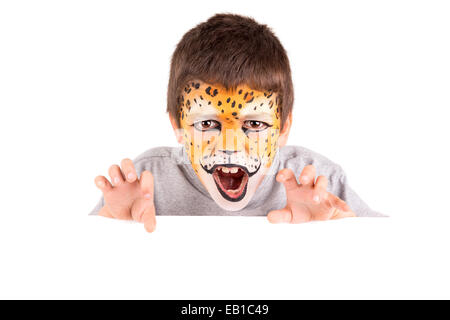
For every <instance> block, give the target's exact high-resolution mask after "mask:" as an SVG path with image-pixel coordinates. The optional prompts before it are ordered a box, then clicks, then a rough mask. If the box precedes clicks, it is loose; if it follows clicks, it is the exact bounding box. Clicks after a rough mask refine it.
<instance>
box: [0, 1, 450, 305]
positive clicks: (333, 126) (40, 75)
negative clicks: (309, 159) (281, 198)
mask: <svg viewBox="0 0 450 320" xmlns="http://www.w3.org/2000/svg"><path fill="white" fill-rule="evenodd" d="M220 12H232V13H238V14H243V15H249V16H251V17H253V18H255V19H256V20H257V21H258V22H260V23H264V24H267V25H269V27H271V28H272V30H273V31H274V32H275V34H276V35H277V36H278V37H279V39H280V40H281V42H282V43H283V45H284V47H285V48H286V50H287V53H288V55H289V58H290V62H291V68H292V73H293V81H294V86H295V104H294V122H293V123H294V125H293V128H292V131H291V136H290V138H289V144H295V145H302V146H305V147H307V148H310V149H313V150H315V151H317V152H319V153H321V154H323V155H325V156H326V157H328V158H330V159H331V160H333V161H335V162H337V163H339V164H340V165H341V166H342V167H343V168H344V170H345V171H346V172H347V175H348V178H349V182H350V184H351V186H352V187H353V188H354V189H355V190H356V191H357V193H358V194H359V195H360V196H361V198H362V199H364V200H365V201H366V202H367V203H368V204H369V206H371V207H372V208H373V209H375V210H377V211H380V212H382V213H385V214H388V215H390V218H353V219H345V220H341V221H330V222H317V223H309V224H304V225H271V224H269V223H268V222H267V221H266V220H265V219H264V218H260V217H250V218H242V217H241V218H239V217H158V220H157V221H158V226H157V230H156V232H155V233H154V234H147V233H146V232H145V231H144V229H143V226H142V225H140V224H133V223H126V222H120V221H112V220H109V219H105V218H101V217H88V216H87V214H88V212H89V211H90V210H91V209H92V208H93V207H94V205H95V204H96V203H97V201H98V199H99V197H100V192H99V191H98V190H97V189H96V187H95V185H94V183H93V180H94V177H95V176H96V175H98V174H106V173H107V169H108V167H109V166H110V165H111V164H113V163H118V162H120V160H121V159H122V158H124V157H130V158H134V157H136V156H137V155H138V154H140V153H142V152H143V151H145V150H147V149H148V148H151V147H155V146H162V145H168V146H175V145H176V141H175V138H174V135H173V133H172V129H171V127H170V124H169V121H168V117H167V114H166V113H165V107H166V89H167V82H168V74H169V63H170V58H171V54H172V53H173V50H174V49H175V46H176V44H177V42H178V41H179V40H180V39H181V37H182V36H183V34H184V33H185V32H187V31H188V30H189V29H190V28H192V27H194V26H195V25H197V24H198V23H200V22H203V21H205V20H206V19H208V18H209V17H210V16H212V15H213V14H215V13H220ZM449 16H450V6H449V3H448V2H446V1H295V2H294V1H261V0H259V1H231V0H229V1H223V2H218V1H217V2H213V1H195V2H193V1H180V2H172V1H159V2H155V1H28V2H26V1H2V2H0V108H1V115H0V136H1V149H0V150H1V160H0V161H1V164H0V165H1V169H2V170H1V171H2V174H1V182H0V188H1V189H0V200H1V201H0V209H1V211H0V215H1V216H0V298H153V299H163V298H167V299H168V298H186V299H189V298H194V299H196V298H203V299H214V298H234V299H243V298H245V299H251V298H271V299H281V298H285V299H294V298H344V299H346V298H388V299H390V298H450V292H449V286H450V276H449V267H450V261H449V243H450V236H449V235H448V234H449V230H450V223H449V222H450V218H449V215H450V212H449V208H448V199H449V198H448V192H449V178H450V174H449V169H448V165H449V160H450V156H449V154H450V153H449V146H448V137H449V129H448V120H449V111H448V110H449V108H450V92H449V91H450V90H449V89H450V59H449V57H450V41H449V39H450V19H449ZM186 201H189V200H188V199H187V200H186Z"/></svg>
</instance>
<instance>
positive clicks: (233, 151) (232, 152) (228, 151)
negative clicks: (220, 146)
mask: <svg viewBox="0 0 450 320" xmlns="http://www.w3.org/2000/svg"><path fill="white" fill-rule="evenodd" d="M220 152H223V153H225V154H227V155H232V154H235V153H236V152H237V150H220Z"/></svg>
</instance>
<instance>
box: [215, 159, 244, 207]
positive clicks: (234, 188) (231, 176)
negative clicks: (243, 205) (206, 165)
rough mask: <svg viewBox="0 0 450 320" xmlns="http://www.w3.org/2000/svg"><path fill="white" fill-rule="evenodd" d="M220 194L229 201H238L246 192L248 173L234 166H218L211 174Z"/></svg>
mask: <svg viewBox="0 0 450 320" xmlns="http://www.w3.org/2000/svg"><path fill="white" fill-rule="evenodd" d="M212 175H213V177H214V181H215V183H216V186H217V189H219V192H220V194H221V195H222V196H223V197H224V198H225V199H227V200H229V201H239V200H241V199H242V198H244V196H245V193H246V192H247V182H248V173H247V170H245V169H244V168H242V167H239V166H235V165H219V166H217V167H215V168H214V171H213V172H212Z"/></svg>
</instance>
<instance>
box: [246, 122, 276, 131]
mask: <svg viewBox="0 0 450 320" xmlns="http://www.w3.org/2000/svg"><path fill="white" fill-rule="evenodd" d="M268 127H271V126H270V125H269V124H267V123H265V122H262V121H256V120H247V121H244V125H243V126H242V128H243V129H244V130H255V131H259V130H264V129H266V128H268Z"/></svg>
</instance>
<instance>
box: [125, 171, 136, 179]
mask: <svg viewBox="0 0 450 320" xmlns="http://www.w3.org/2000/svg"><path fill="white" fill-rule="evenodd" d="M127 177H128V180H133V179H134V177H135V175H134V173H132V172H130V173H129V174H128V176H127Z"/></svg>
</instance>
